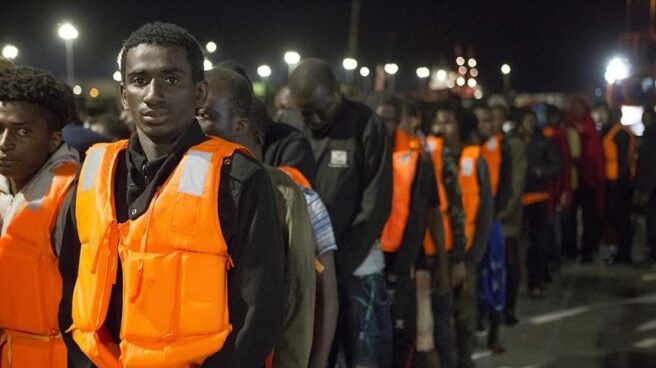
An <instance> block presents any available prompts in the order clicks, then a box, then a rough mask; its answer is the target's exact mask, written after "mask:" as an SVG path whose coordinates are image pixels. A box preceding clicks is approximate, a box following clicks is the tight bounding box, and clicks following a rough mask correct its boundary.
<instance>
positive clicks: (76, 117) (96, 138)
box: [62, 85, 127, 161]
mask: <svg viewBox="0 0 656 368" xmlns="http://www.w3.org/2000/svg"><path fill="white" fill-rule="evenodd" d="M66 91H67V93H68V94H69V95H70V98H69V101H70V104H71V107H70V108H71V111H73V113H72V114H71V121H69V122H67V124H66V125H65V126H64V129H62V134H63V137H64V141H65V142H66V143H68V144H69V145H70V146H71V147H73V148H75V150H76V151H77V153H78V154H79V155H80V161H84V158H85V156H86V153H87V150H88V149H89V147H91V146H92V145H94V144H96V143H103V142H111V141H112V139H111V138H110V137H108V136H105V135H103V134H101V133H98V132H94V131H93V130H91V129H88V128H85V127H84V126H83V124H84V122H86V121H87V120H88V115H87V114H86V112H83V110H85V109H86V106H85V101H84V96H77V97H76V96H75V95H74V94H73V90H72V89H71V87H70V86H68V85H66ZM126 128H127V127H126Z"/></svg>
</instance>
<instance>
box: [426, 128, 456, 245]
mask: <svg viewBox="0 0 656 368" xmlns="http://www.w3.org/2000/svg"><path fill="white" fill-rule="evenodd" d="M426 144H427V146H428V147H427V148H428V152H430V154H431V158H432V160H433V172H434V174H435V180H436V181H437V194H438V196H439V198H440V213H441V214H442V224H443V225H444V245H445V248H446V251H447V252H448V251H450V250H451V249H452V248H453V232H452V231H451V219H450V217H449V213H448V210H449V198H448V197H447V195H446V189H445V188H444V180H443V175H442V173H443V169H442V167H443V166H442V148H443V147H444V141H443V140H442V139H441V138H438V137H434V136H428V137H426ZM435 253H436V249H435V243H434V242H433V238H432V237H431V236H430V232H429V231H428V230H426V234H425V235H424V254H426V255H427V256H434V255H435Z"/></svg>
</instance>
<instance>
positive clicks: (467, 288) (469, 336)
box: [453, 269, 478, 368]
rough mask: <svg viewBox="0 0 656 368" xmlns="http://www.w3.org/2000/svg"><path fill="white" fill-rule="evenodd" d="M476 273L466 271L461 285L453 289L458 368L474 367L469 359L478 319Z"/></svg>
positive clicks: (474, 342) (474, 270)
mask: <svg viewBox="0 0 656 368" xmlns="http://www.w3.org/2000/svg"><path fill="white" fill-rule="evenodd" d="M477 286H478V271H477V270H476V269H473V270H471V269H468V270H467V277H466V278H465V281H464V282H463V284H462V285H461V286H460V287H458V288H455V289H454V291H453V296H454V320H455V335H456V351H457V354H458V365H457V367H458V368H471V367H475V366H476V365H475V364H474V362H473V361H472V359H471V356H472V353H473V352H474V347H475V344H476V336H475V335H474V333H475V331H476V319H477V318H478V293H477Z"/></svg>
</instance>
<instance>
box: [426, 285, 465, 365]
mask: <svg viewBox="0 0 656 368" xmlns="http://www.w3.org/2000/svg"><path fill="white" fill-rule="evenodd" d="M431 301H432V308H433V318H434V319H435V328H434V331H433V339H434V341H435V348H436V349H437V352H438V354H439V356H440V363H441V366H442V367H443V368H455V367H456V366H457V364H458V359H457V355H456V354H455V352H456V345H455V340H454V338H455V331H454V330H453V324H452V321H453V316H454V313H455V312H454V307H453V294H452V293H451V292H449V293H447V294H444V295H440V294H437V293H435V292H434V293H433V295H432V297H431Z"/></svg>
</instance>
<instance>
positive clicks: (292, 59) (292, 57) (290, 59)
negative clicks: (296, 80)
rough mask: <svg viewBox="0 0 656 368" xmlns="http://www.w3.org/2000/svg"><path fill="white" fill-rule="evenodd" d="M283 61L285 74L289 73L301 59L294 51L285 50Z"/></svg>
mask: <svg viewBox="0 0 656 368" xmlns="http://www.w3.org/2000/svg"><path fill="white" fill-rule="evenodd" d="M284 59H285V63H287V74H291V73H292V70H294V68H296V65H298V63H299V62H300V61H301V55H300V54H299V53H298V52H296V51H287V52H285V55H284Z"/></svg>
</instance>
